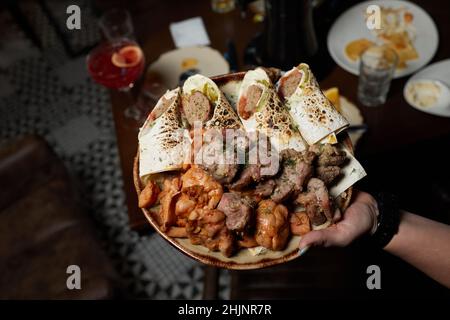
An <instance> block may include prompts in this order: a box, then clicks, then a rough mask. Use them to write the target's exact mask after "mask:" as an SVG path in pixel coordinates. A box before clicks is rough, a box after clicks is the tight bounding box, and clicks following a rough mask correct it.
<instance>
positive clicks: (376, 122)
mask: <svg viewBox="0 0 450 320" xmlns="http://www.w3.org/2000/svg"><path fill="white" fill-rule="evenodd" d="M113 4H114V3H113ZM108 5H111V4H110V3H109V2H108ZM420 5H421V6H422V7H423V8H424V9H425V10H427V11H428V12H429V13H430V15H431V16H432V17H433V18H434V20H435V22H436V24H437V26H438V30H441V31H442V30H448V29H449V22H448V21H449V20H448V18H449V16H448V15H449V12H450V2H448V1H444V2H441V1H437V0H433V1H421V2H420ZM127 6H128V9H129V10H130V11H131V13H132V16H133V19H134V22H135V29H136V33H137V36H138V39H139V41H140V43H141V44H143V49H144V52H145V57H146V59H147V61H148V62H152V61H154V60H155V59H156V58H157V57H158V56H159V55H160V54H162V53H164V52H166V51H169V50H172V49H174V44H173V41H172V39H171V36H170V33H169V23H171V22H174V21H179V20H183V19H187V18H190V17H194V16H201V17H202V18H203V20H204V23H205V26H206V29H207V31H208V35H209V37H210V40H211V47H213V48H215V49H217V50H219V51H221V52H224V51H225V50H226V41H227V40H228V39H232V40H233V41H234V42H235V44H236V47H237V51H238V53H239V55H240V57H239V58H240V59H241V58H242V53H243V51H244V48H245V46H246V45H247V43H248V42H249V41H250V40H251V39H252V37H253V36H254V34H255V33H256V32H257V31H258V30H260V29H261V27H262V26H261V25H260V24H255V23H253V22H252V21H251V20H250V18H246V19H243V18H242V17H241V15H240V12H239V11H238V10H235V11H233V12H231V13H228V14H216V13H214V12H212V11H211V9H210V5H209V1H173V0H165V1H142V2H139V1H134V2H131V3H129V4H128V5H127ZM441 40H445V39H441ZM321 45H324V43H321ZM449 57H450V44H449V42H448V41H441V43H440V46H439V49H438V52H437V54H436V56H435V57H434V59H433V61H438V60H442V59H445V58H449ZM241 62H242V60H241ZM406 80H407V78H402V79H396V80H394V81H393V82H392V86H391V90H390V92H389V96H388V100H387V102H386V104H385V105H384V106H382V107H376V108H367V107H363V106H361V105H359V104H358V103H357V99H356V87H357V81H358V78H357V77H356V76H354V75H351V74H350V73H348V72H346V71H344V70H343V69H341V68H340V67H338V66H335V67H334V68H333V69H332V71H331V73H330V74H329V75H328V76H327V77H326V78H325V79H324V80H323V81H322V83H321V85H322V87H323V88H327V87H331V86H338V87H339V89H340V91H341V93H342V94H343V95H344V96H346V97H348V98H349V99H350V100H351V101H353V102H355V103H357V104H358V107H360V110H361V112H362V114H363V116H364V118H365V121H366V123H367V124H368V125H369V130H368V132H367V133H366V134H365V136H364V137H363V139H362V141H361V143H360V144H359V146H358V150H357V152H358V155H359V156H361V157H365V158H367V157H370V156H372V155H376V154H380V153H384V152H390V151H392V150H395V149H397V148H399V147H400V146H405V145H409V144H414V143H417V142H419V141H425V140H429V139H435V138H438V137H442V136H446V135H450V119H448V118H440V117H436V116H432V115H428V114H425V113H422V112H419V111H417V110H415V109H413V108H411V107H409V106H408V105H407V103H406V101H405V100H404V98H403V93H402V91H403V86H404V84H405V82H406ZM111 102H112V111H113V114H114V121H115V125H116V133H117V142H118V147H119V154H120V159H121V166H122V173H123V179H124V188H125V192H126V195H127V205H128V214H129V218H130V226H131V227H132V228H133V229H135V230H144V229H145V228H146V227H148V223H147V222H146V221H145V218H144V216H143V215H142V214H141V212H140V211H139V210H138V208H137V198H136V193H135V190H134V186H133V182H132V181H133V180H132V165H133V158H134V156H135V154H136V147H137V131H135V130H130V129H127V128H126V126H124V124H126V121H127V120H126V119H124V117H123V110H124V108H125V107H126V106H127V104H128V103H131V102H130V101H128V99H127V97H126V96H124V95H123V94H121V93H118V92H111Z"/></svg>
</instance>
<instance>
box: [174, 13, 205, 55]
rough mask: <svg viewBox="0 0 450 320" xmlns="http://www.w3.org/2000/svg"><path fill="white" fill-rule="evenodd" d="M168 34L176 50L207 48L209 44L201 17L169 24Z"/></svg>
mask: <svg viewBox="0 0 450 320" xmlns="http://www.w3.org/2000/svg"><path fill="white" fill-rule="evenodd" d="M170 33H171V34H172V38H173V42H175V46H176V47H177V48H183V47H192V46H207V45H209V44H210V42H209V37H208V34H207V33H206V29H205V25H204V24H203V19H202V18H201V17H195V18H190V19H187V20H183V21H180V22H174V23H171V24H170Z"/></svg>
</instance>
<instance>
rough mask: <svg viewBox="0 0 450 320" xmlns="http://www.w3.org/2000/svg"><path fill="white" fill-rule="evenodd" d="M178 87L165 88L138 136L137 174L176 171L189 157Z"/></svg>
mask: <svg viewBox="0 0 450 320" xmlns="http://www.w3.org/2000/svg"><path fill="white" fill-rule="evenodd" d="M180 103H181V96H180V88H176V89H174V90H171V91H167V92H166V93H165V94H164V95H163V96H162V97H161V98H160V99H159V101H158V103H157V104H156V106H155V108H154V109H153V111H152V112H151V113H150V115H149V116H148V118H147V120H146V121H145V123H144V125H143V126H142V127H141V129H140V131H139V135H138V139H139V175H140V177H141V178H142V177H144V176H146V175H149V174H154V173H159V172H165V171H172V170H178V169H181V168H182V167H183V164H184V163H185V162H186V161H188V159H189V156H190V144H191V142H190V138H189V132H188V131H187V129H186V128H185V126H184V125H183V123H182V121H181V116H180Z"/></svg>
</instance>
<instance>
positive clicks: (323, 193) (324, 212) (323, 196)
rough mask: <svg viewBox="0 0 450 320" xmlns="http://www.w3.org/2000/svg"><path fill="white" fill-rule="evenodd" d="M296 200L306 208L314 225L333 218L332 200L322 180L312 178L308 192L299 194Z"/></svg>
mask: <svg viewBox="0 0 450 320" xmlns="http://www.w3.org/2000/svg"><path fill="white" fill-rule="evenodd" d="M296 202H297V203H298V204H300V205H302V206H303V207H305V208H306V213H307V214H308V217H309V219H310V220H311V223H312V224H313V225H315V226H318V225H322V224H324V223H325V222H326V221H327V220H329V221H331V220H332V213H331V211H332V210H331V201H330V197H329V195H328V190H327V187H326V186H325V183H324V182H323V181H322V180H320V179H317V178H311V179H310V180H309V182H308V186H307V192H305V193H301V194H299V196H298V197H297V199H296Z"/></svg>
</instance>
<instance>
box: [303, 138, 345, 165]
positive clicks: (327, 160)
mask: <svg viewBox="0 0 450 320" xmlns="http://www.w3.org/2000/svg"><path fill="white" fill-rule="evenodd" d="M310 151H312V152H314V153H316V154H317V155H318V159H317V164H318V165H319V167H328V166H341V165H342V164H343V163H344V162H345V160H347V157H346V154H345V152H344V151H342V150H339V149H338V148H337V147H336V146H333V145H331V144H323V145H314V146H312V147H310Z"/></svg>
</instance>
